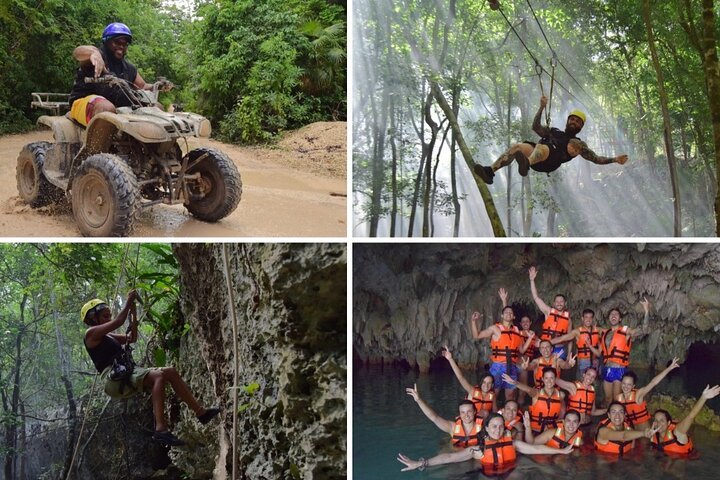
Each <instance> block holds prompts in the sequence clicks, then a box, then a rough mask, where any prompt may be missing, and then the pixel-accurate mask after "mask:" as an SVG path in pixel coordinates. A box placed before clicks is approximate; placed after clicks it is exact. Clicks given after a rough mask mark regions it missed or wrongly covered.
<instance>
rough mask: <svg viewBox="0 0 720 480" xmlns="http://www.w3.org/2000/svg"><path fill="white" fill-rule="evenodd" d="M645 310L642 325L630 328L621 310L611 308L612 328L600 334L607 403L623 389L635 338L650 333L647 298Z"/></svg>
mask: <svg viewBox="0 0 720 480" xmlns="http://www.w3.org/2000/svg"><path fill="white" fill-rule="evenodd" d="M640 304H641V305H642V306H643V310H645V316H644V317H643V323H642V326H641V327H639V328H630V327H628V326H627V325H622V323H621V322H622V315H620V310H619V309H617V308H613V309H612V310H610V314H609V316H608V321H609V322H610V328H608V329H607V330H604V331H603V333H602V334H601V335H600V349H601V350H602V354H603V362H604V364H605V368H603V391H604V392H605V405H608V404H609V403H610V402H611V401H612V400H613V399H615V398H617V397H618V395H620V392H621V391H622V386H621V384H620V382H621V381H622V379H623V376H624V375H625V369H626V368H627V366H628V365H629V364H630V352H631V351H632V342H633V340H635V339H637V338H640V337H642V336H644V335H647V334H648V333H650V326H649V321H650V302H649V301H648V299H647V298H644V297H643V299H642V300H640Z"/></svg>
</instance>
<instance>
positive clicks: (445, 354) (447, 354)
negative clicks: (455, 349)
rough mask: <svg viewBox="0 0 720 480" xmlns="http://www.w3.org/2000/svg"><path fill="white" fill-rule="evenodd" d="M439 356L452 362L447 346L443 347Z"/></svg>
mask: <svg viewBox="0 0 720 480" xmlns="http://www.w3.org/2000/svg"><path fill="white" fill-rule="evenodd" d="M440 355H442V356H443V357H445V358H446V359H447V360H448V361H450V360H452V353H450V349H449V348H448V346H447V345H443V350H442V352H440Z"/></svg>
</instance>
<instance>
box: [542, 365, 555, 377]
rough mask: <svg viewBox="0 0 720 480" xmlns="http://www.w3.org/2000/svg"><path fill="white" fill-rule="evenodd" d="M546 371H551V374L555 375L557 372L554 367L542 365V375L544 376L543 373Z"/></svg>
mask: <svg viewBox="0 0 720 480" xmlns="http://www.w3.org/2000/svg"><path fill="white" fill-rule="evenodd" d="M547 372H552V374H553V375H555V376H556V377H557V372H556V371H555V367H550V366H548V367H543V369H542V374H543V377H544V376H545V374H546V373H547Z"/></svg>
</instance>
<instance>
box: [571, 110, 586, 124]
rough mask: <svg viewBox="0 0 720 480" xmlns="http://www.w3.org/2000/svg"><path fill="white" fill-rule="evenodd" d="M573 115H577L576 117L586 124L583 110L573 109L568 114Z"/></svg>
mask: <svg viewBox="0 0 720 480" xmlns="http://www.w3.org/2000/svg"><path fill="white" fill-rule="evenodd" d="M571 116H576V117H578V118H579V119H580V120H582V121H583V125H585V113H583V112H581V111H580V110H573V111H572V112H570V114H569V115H568V117H571Z"/></svg>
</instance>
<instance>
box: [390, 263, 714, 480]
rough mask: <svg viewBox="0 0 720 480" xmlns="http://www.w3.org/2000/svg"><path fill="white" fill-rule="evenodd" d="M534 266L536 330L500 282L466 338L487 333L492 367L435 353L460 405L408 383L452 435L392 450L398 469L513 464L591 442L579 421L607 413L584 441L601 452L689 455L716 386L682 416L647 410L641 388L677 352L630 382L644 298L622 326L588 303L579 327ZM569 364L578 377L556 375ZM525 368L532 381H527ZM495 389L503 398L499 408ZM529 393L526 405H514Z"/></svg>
mask: <svg viewBox="0 0 720 480" xmlns="http://www.w3.org/2000/svg"><path fill="white" fill-rule="evenodd" d="M537 273H538V271H537V269H536V268H535V267H531V268H530V269H529V272H528V274H529V279H530V290H531V292H532V297H533V299H534V301H535V304H536V305H537V307H538V309H540V311H542V313H543V314H544V315H545V320H544V322H543V325H542V331H541V333H540V335H539V338H538V335H536V334H535V332H534V331H533V330H532V329H531V328H530V327H531V324H532V322H531V320H530V318H529V317H528V316H523V317H522V318H521V320H520V328H518V327H517V326H516V325H515V324H514V321H515V313H514V311H513V309H512V308H511V307H510V306H508V303H507V297H508V294H507V291H506V290H505V289H502V288H501V289H500V290H499V292H498V293H499V295H500V299H501V300H502V304H503V309H502V314H501V319H500V321H499V322H497V323H495V324H494V325H491V326H489V327H487V328H485V329H484V330H480V329H479V328H478V321H479V320H480V319H481V318H482V315H481V314H480V313H478V312H475V313H473V314H472V317H471V319H470V330H471V332H472V336H473V338H474V339H475V340H489V342H490V369H489V372H488V373H487V374H485V375H484V376H483V377H482V379H481V381H480V384H479V385H473V384H472V383H470V382H468V380H467V379H466V378H465V376H464V375H463V373H462V371H461V370H460V368H459V367H458V365H457V363H456V362H455V360H454V359H453V356H452V353H451V351H450V349H449V348H448V347H447V346H445V349H444V350H443V352H442V355H443V356H444V357H445V358H446V359H447V361H448V362H449V364H450V367H451V368H452V370H453V372H454V373H455V376H456V377H457V379H458V380H459V382H460V384H461V385H462V387H463V389H464V390H465V391H466V392H467V395H466V399H465V400H463V401H461V402H460V404H459V405H458V413H459V415H458V417H457V418H455V419H454V420H448V419H444V418H442V417H440V415H438V414H437V413H436V412H435V411H434V410H433V409H432V408H431V407H430V405H428V404H427V402H425V400H423V399H422V398H421V396H420V393H419V392H418V390H417V385H415V386H413V387H412V388H407V389H406V392H407V394H408V395H410V396H411V397H412V398H413V399H414V400H415V402H416V403H417V404H418V406H419V407H420V409H421V410H422V412H423V413H424V414H425V416H426V417H427V418H428V419H430V420H431V421H432V422H433V423H434V424H435V425H436V426H437V427H438V428H439V429H440V430H442V431H443V432H446V433H447V434H449V435H450V441H451V443H452V445H453V446H454V447H456V448H457V450H456V451H454V452H451V453H442V454H439V455H436V456H434V457H431V458H427V459H426V458H420V459H419V460H412V459H410V458H408V457H407V456H405V455H403V454H398V458H397V459H398V461H399V462H401V463H403V464H404V465H405V468H403V469H402V471H408V470H415V469H420V470H422V469H424V468H425V467H428V466H432V465H441V464H445V463H454V462H461V461H464V460H469V459H472V458H474V459H477V460H480V463H481V464H482V465H483V468H484V469H490V470H492V471H495V472H496V471H504V470H507V469H510V468H512V467H513V466H514V462H515V460H516V458H517V454H518V453H523V454H526V455H532V454H551V455H552V454H569V453H570V452H572V451H573V449H574V448H578V447H580V446H581V445H583V443H584V442H587V443H590V441H588V440H587V439H584V438H583V433H586V434H587V433H589V430H588V429H586V428H584V427H590V426H592V417H604V418H602V419H601V420H600V422H599V424H598V425H597V429H596V431H595V436H594V438H593V439H592V441H591V442H592V445H593V446H594V449H596V450H597V451H599V452H603V453H605V454H608V455H611V456H614V457H622V456H623V455H626V454H628V452H630V451H631V450H632V449H633V448H634V446H635V441H636V440H640V439H643V438H645V439H649V441H650V445H651V446H652V447H653V448H655V449H657V450H659V451H661V452H664V453H666V454H674V455H689V454H690V453H691V452H692V451H693V443H692V440H691V439H690V437H689V436H688V430H689V429H690V426H691V425H692V423H693V420H694V419H695V417H696V416H697V415H698V413H700V410H701V409H702V407H703V405H705V402H706V401H707V400H708V399H711V398H714V397H716V396H717V395H718V394H720V385H716V386H714V387H710V385H708V386H707V387H706V388H705V390H704V391H703V392H702V394H701V396H700V398H699V399H698V400H697V402H696V403H695V405H694V406H693V408H692V409H691V410H690V412H689V413H688V414H687V415H686V416H685V418H683V419H682V420H681V421H680V422H676V421H674V420H673V419H672V417H671V415H670V413H668V412H667V411H666V410H662V409H660V410H657V411H656V412H655V413H654V414H653V415H650V413H649V412H648V409H647V403H646V399H647V395H648V393H650V391H651V390H652V389H653V388H654V387H656V386H657V385H658V384H659V383H660V382H661V381H662V380H663V379H664V378H665V377H666V376H667V374H668V373H670V371H672V370H673V369H675V368H678V367H679V363H678V359H677V358H675V359H673V361H672V362H671V363H670V365H669V366H668V367H667V368H665V369H664V370H663V371H661V372H660V373H659V374H658V375H656V376H655V377H654V378H653V379H652V380H651V381H650V382H649V383H648V384H647V385H645V386H643V387H638V386H637V385H636V384H637V376H636V375H635V373H633V372H632V371H630V370H628V366H629V364H630V353H631V351H632V346H633V341H634V340H635V339H637V338H641V337H642V336H644V335H647V334H648V333H649V331H650V327H649V319H650V302H649V301H648V300H647V299H646V298H643V299H642V300H640V303H641V305H642V307H643V309H644V311H645V315H644V318H643V321H642V324H641V326H640V327H638V328H631V327H629V326H627V325H623V324H622V314H621V312H620V310H618V309H616V308H615V309H612V310H610V312H609V315H608V321H609V323H610V327H609V328H607V329H603V328H599V327H597V326H596V325H595V324H594V320H595V312H593V311H592V310H590V309H585V310H584V311H583V312H582V321H581V326H579V327H577V328H575V329H571V322H570V313H569V312H568V311H567V309H566V299H565V296H564V295H561V294H559V295H556V296H555V299H554V301H553V304H552V307H550V306H548V305H547V304H546V303H545V302H544V301H543V300H542V299H541V298H540V296H539V295H538V292H537V288H536V286H535V278H536V277H537ZM573 344H574V345H575V348H573ZM573 351H574V352H575V353H571V352H573ZM601 363H602V365H601ZM575 366H577V367H578V373H579V376H580V378H579V379H577V380H575V381H572V382H571V381H566V380H563V379H561V378H560V370H561V369H571V368H573V367H575ZM601 366H602V374H601V378H602V381H603V391H604V402H603V405H602V406H598V405H597V404H596V401H595V400H596V391H595V387H594V383H595V380H596V379H597V377H598V376H599V375H600V367H601ZM531 373H532V376H533V378H534V387H531V386H529V385H528V376H529V375H530V374H531ZM501 390H504V400H505V402H504V404H503V405H502V408H500V409H498V397H499V395H500V392H501ZM526 396H527V397H528V398H529V406H528V408H527V410H526V411H525V412H524V413H521V410H520V406H521V405H523V404H524V402H525V400H526V398H525V397H526Z"/></svg>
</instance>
